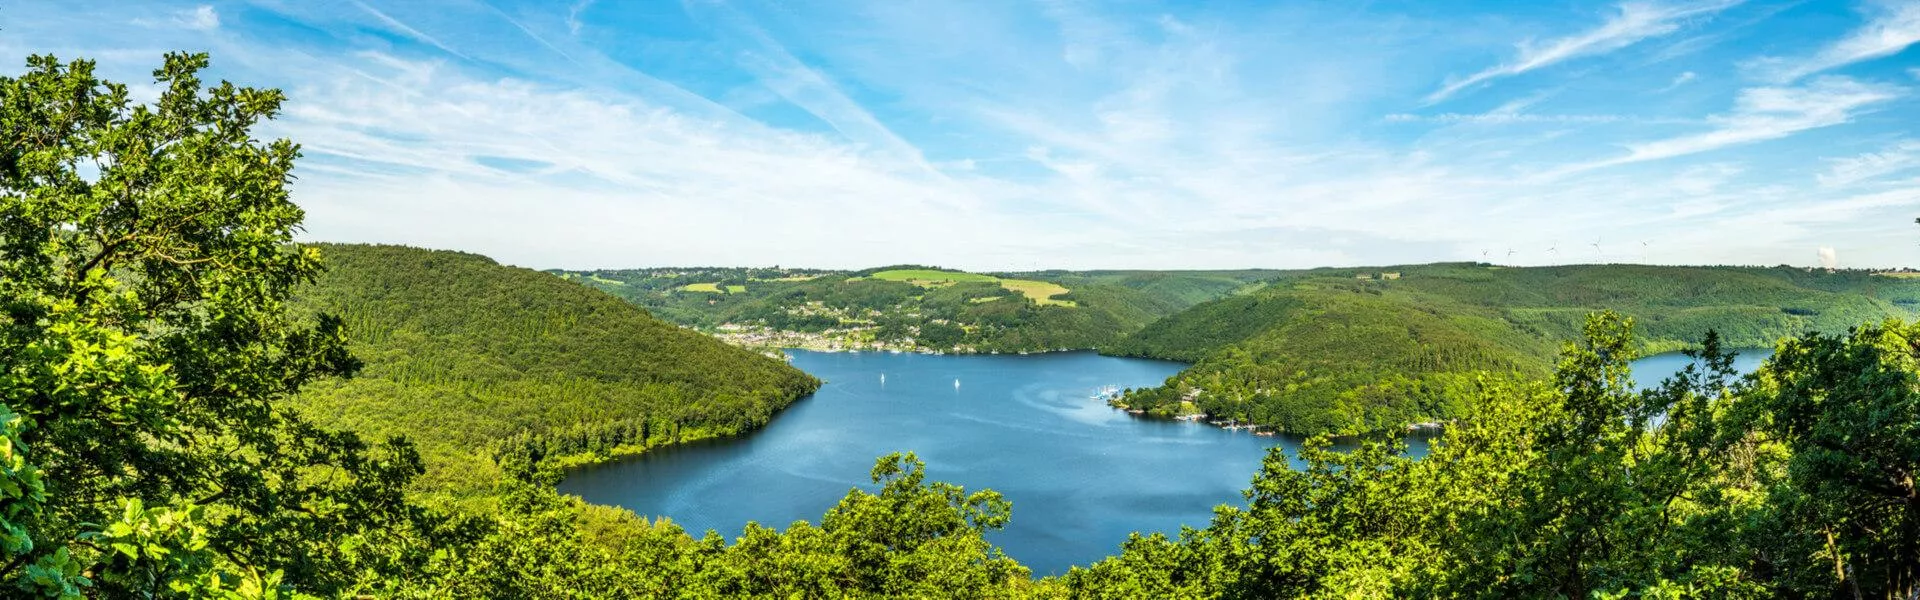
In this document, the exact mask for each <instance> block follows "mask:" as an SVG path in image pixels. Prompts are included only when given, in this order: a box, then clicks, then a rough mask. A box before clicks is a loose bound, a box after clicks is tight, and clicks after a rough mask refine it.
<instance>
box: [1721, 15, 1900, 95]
mask: <svg viewBox="0 0 1920 600" xmlns="http://www.w3.org/2000/svg"><path fill="white" fill-rule="evenodd" d="M1868 6H1870V7H1871V8H1872V16H1871V18H1870V19H1869V20H1868V21H1867V23H1866V25H1865V26H1862V27H1860V28H1859V29H1856V30H1854V31H1853V32H1852V33H1849V34H1847V36H1846V37H1843V38H1840V39H1839V40H1838V41H1835V42H1834V43H1832V44H1831V45H1828V46H1827V47H1825V48H1822V49H1821V50H1820V51H1819V52H1816V53H1814V54H1813V55H1812V56H1807V57H1803V58H1773V57H1770V58H1764V59H1760V60H1757V61H1754V62H1753V63H1752V64H1751V68H1754V69H1757V70H1759V71H1761V72H1762V73H1764V74H1765V75H1766V77H1768V78H1769V79H1771V80H1773V81H1775V82H1780V83H1785V82H1791V81H1794V80H1796V79H1800V78H1802V77H1806V76H1808V75H1812V74H1815V73H1819V72H1822V71H1827V70H1830V69H1836V68H1840V67H1844V66H1847V65H1851V64H1854V63H1857V62H1862V61H1868V60H1873V59H1876V58H1884V57H1888V56H1893V55H1895V54H1899V53H1900V52H1901V51H1902V50H1906V49H1907V47H1908V46H1912V45H1913V44H1915V43H1920V2H1914V1H1912V0H1887V1H1885V2H1879V3H1873V4H1869V5H1868Z"/></svg>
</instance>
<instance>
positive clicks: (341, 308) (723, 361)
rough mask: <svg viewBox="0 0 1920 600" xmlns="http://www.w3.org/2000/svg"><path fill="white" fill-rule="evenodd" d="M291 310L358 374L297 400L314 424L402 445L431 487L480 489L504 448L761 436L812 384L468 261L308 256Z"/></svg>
mask: <svg viewBox="0 0 1920 600" xmlns="http://www.w3.org/2000/svg"><path fill="white" fill-rule="evenodd" d="M310 247H312V248H314V249H316V250H318V251H319V253H320V256H321V258H322V259H323V260H324V261H325V263H326V265H327V269H326V271H325V272H323V273H322V274H321V275H320V277H319V278H318V279H317V280H316V281H315V282H314V283H312V284H310V285H307V286H303V287H301V288H298V289H297V290H296V291H295V302H294V306H295V308H296V309H299V310H302V311H307V312H311V313H315V314H329V315H334V316H337V317H338V318H340V319H341V320H342V321H343V323H344V325H345V330H346V333H347V337H348V339H349V340H350V341H351V344H350V345H349V346H348V348H349V349H350V350H351V351H352V352H353V354H354V356H356V357H358V358H359V359H360V360H361V361H362V362H364V363H365V366H364V368H362V369H361V370H360V372H359V374H358V376H356V377H354V378H351V379H330V380H323V381H317V382H314V383H313V384H311V385H308V386H307V387H306V388H305V389H304V390H302V392H301V393H300V394H299V395H298V396H296V397H295V398H294V405H295V406H298V407H299V408H300V409H301V410H302V412H303V413H304V414H305V415H306V416H307V417H308V419H310V420H311V421H313V422H314V423H316V424H320V425H324V426H328V427H333V428H339V429H351V430H354V431H358V432H361V433H364V434H369V435H374V436H380V437H384V436H387V435H402V434H404V435H406V436H407V437H409V438H410V439H412V440H413V441H414V443H415V444H417V445H418V447H419V448H420V450H421V452H422V454H424V455H425V456H426V458H427V464H428V466H429V477H428V480H429V481H431V482H433V483H435V484H447V485H445V486H440V487H458V488H461V489H471V488H476V487H484V486H486V485H489V484H490V482H491V481H493V480H494V479H495V476H496V475H497V473H495V472H493V470H492V469H493V462H492V458H493V455H496V454H498V453H499V452H502V451H504V450H503V447H504V446H506V445H518V446H529V445H530V446H531V448H532V449H533V450H534V451H535V452H536V453H537V454H538V455H540V456H545V455H549V454H554V455H581V454H584V455H587V456H585V457H576V458H604V457H608V456H613V455H617V454H624V453H631V452H638V451H641V450H644V449H645V448H646V447H647V446H648V445H651V444H658V443H667V442H675V441H683V440H687V439H693V438H697V437H706V436H712V435H729V434H734V433H738V432H742V431H747V430H751V429H754V428H757V427H759V426H761V425H764V424H765V423H766V422H767V420H768V419H769V418H771V417H772V416H773V413H775V412H777V411H778V410H780V409H781V408H783V407H785V406H786V405H787V404H789V403H791V402H793V401H795V400H797V399H799V398H800V397H801V396H803V395H805V394H807V393H810V392H812V391H813V389H814V388H815V387H817V386H818V385H819V382H817V381H815V380H814V379H813V378H812V377H810V376H808V375H806V374H805V373H802V372H800V371H799V370H798V369H794V368H792V367H789V366H787V365H786V364H784V363H782V362H781V361H779V360H775V359H771V358H768V357H765V356H760V355H756V354H754V353H752V352H749V351H747V350H744V349H740V348H736V347H732V346H728V345H726V344H722V343H719V342H718V341H716V340H714V339H713V338H710V337H707V336H704V335H701V334H699V333H696V332H693V331H688V330H685V329H682V328H679V327H676V326H674V325H672V324H669V323H665V322H662V321H660V320H658V319H654V318H652V317H651V316H649V315H647V313H646V312H645V311H643V310H640V309H638V308H635V307H633V306H631V305H629V304H627V303H625V302H621V301H620V300H618V299H616V298H612V297H609V296H607V295H605V294H601V293H599V292H595V291H593V290H590V289H586V288H583V287H580V286H576V285H572V284H569V283H566V282H564V281H561V280H558V279H555V278H553V277H551V276H548V275H546V274H544V273H540V272H538V271H531V270H527V269H517V268H511V267H503V266H500V265H499V264H496V263H494V262H493V261H492V260H491V259H488V258H486V257H482V256H477V255H473V254H465V253H460V252H446V251H430V250H421V249H416V248H405V247H398V246H359V245H319V246H310Z"/></svg>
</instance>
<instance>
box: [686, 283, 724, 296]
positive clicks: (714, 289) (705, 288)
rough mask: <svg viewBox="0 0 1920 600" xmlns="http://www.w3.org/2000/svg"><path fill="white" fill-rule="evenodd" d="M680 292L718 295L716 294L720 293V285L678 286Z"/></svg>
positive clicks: (697, 284) (695, 284)
mask: <svg viewBox="0 0 1920 600" xmlns="http://www.w3.org/2000/svg"><path fill="white" fill-rule="evenodd" d="M680 291H682V292H700V293H702V294H718V293H720V284H718V283H689V284H686V285H683V286H680Z"/></svg>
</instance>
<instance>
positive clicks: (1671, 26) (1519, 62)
mask: <svg viewBox="0 0 1920 600" xmlns="http://www.w3.org/2000/svg"><path fill="white" fill-rule="evenodd" d="M1740 1H1741V0H1715V1H1710V2H1691V3H1681V4H1659V3H1651V2H1627V3H1623V4H1620V5H1619V6H1617V7H1616V10H1618V11H1619V12H1618V13H1617V14H1615V15H1613V16H1612V17H1610V18H1608V19H1607V21H1606V22H1605V23H1602V24H1600V26H1599V27H1596V28H1593V29H1591V30H1588V31H1585V32H1581V33H1579V34H1576V35H1572V36H1568V37H1564V38H1557V39H1552V40H1547V41H1545V42H1540V43H1535V42H1532V41H1527V42H1522V43H1521V44H1520V45H1519V50H1520V53H1519V56H1516V57H1514V59H1513V60H1511V61H1508V62H1505V63H1501V64H1498V65H1494V66H1492V67H1488V68H1487V69H1486V70H1483V71H1480V72H1478V73H1474V74H1472V75H1468V76H1466V77H1462V78H1459V79H1454V80H1451V81H1448V82H1447V84H1446V85H1444V86H1441V87H1440V89H1438V90H1435V91H1434V92H1433V93H1431V94H1428V95H1427V98H1426V101H1427V103H1428V104H1433V103H1437V102H1440V101H1443V100H1446V99H1447V98H1449V97H1451V96H1453V95H1454V94H1457V93H1459V92H1460V91H1461V90H1465V89H1467V88H1470V87H1473V86H1476V85H1480V84H1482V83H1486V82H1488V81H1492V80H1494V79H1498V78H1501V77H1511V76H1514V75H1519V74H1521V73H1526V72H1528V71H1532V70H1535V69H1539V68H1542V67H1547V66H1551V65H1554V64H1557V63H1560V62H1564V61H1567V60H1571V59H1575V58H1580V57H1584V56H1592V55H1597V54H1605V53H1608V52H1612V51H1615V50H1619V49H1621V48H1625V47H1627V46H1631V45H1633V44H1635V43H1637V42H1639V41H1641V40H1645V39H1648V38H1653V37H1658V36H1663V35H1667V34H1670V33H1673V32H1675V31H1679V30H1680V27H1681V25H1682V24H1683V23H1684V22H1685V21H1686V20H1687V19H1690V18H1693V17H1698V16H1702V15H1709V14H1713V13H1716V12H1719V11H1722V10H1726V9H1727V8H1730V7H1732V6H1735V5H1738V4H1739V3H1740Z"/></svg>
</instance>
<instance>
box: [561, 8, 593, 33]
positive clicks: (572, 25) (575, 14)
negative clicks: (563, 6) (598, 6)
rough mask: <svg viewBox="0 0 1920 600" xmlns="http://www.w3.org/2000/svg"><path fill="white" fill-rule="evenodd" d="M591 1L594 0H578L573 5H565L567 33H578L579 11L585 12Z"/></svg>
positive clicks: (579, 24)
mask: <svg viewBox="0 0 1920 600" xmlns="http://www.w3.org/2000/svg"><path fill="white" fill-rule="evenodd" d="M593 3H594V0H580V1H579V2H577V3H575V4H574V5H573V6H569V7H567V33H571V34H573V35H580V26H581V23H580V13H583V12H586V11H587V9H588V8H592V7H593Z"/></svg>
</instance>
